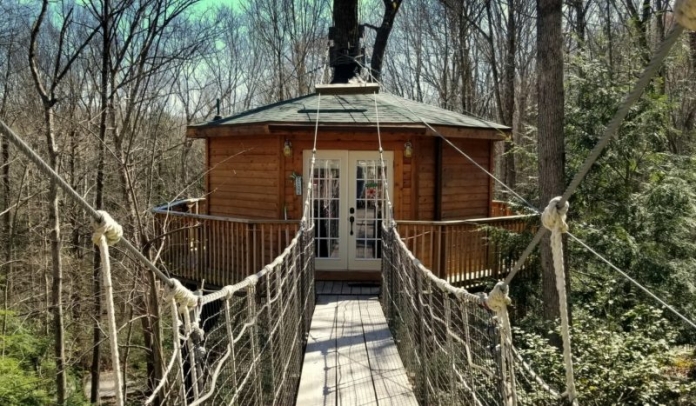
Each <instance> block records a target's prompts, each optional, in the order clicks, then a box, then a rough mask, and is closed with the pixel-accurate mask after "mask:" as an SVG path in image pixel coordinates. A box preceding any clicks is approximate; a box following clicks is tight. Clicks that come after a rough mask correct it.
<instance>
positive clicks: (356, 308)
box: [336, 284, 377, 406]
mask: <svg viewBox="0 0 696 406" xmlns="http://www.w3.org/2000/svg"><path fill="white" fill-rule="evenodd" d="M346 286H347V284H346ZM340 299H341V301H340V303H339V305H338V312H337V318H336V326H337V328H336V332H337V337H338V338H337V340H336V341H337V345H336V347H337V350H336V352H337V355H338V356H337V358H336V359H337V366H336V374H337V397H336V400H337V402H336V404H337V405H338V406H355V405H364V406H367V405H377V401H376V398H375V387H374V384H373V383H372V374H371V371H370V363H369V360H368V357H367V348H366V347H365V337H364V335H363V326H362V320H361V319H360V300H359V299H357V298H356V297H348V296H341V297H340Z"/></svg>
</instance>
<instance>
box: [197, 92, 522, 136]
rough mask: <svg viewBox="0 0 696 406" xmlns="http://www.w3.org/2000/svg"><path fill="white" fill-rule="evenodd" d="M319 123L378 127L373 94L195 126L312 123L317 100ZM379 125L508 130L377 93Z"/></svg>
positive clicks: (270, 108) (310, 100)
mask: <svg viewBox="0 0 696 406" xmlns="http://www.w3.org/2000/svg"><path fill="white" fill-rule="evenodd" d="M319 96H321V105H320V107H319V124H320V125H321V124H342V125H350V124H357V125H360V124H363V125H365V124H372V125H374V124H376V123H377V121H378V120H377V112H376V111H375V95H374V94H321V95H319V94H317V93H314V94H310V95H307V96H302V97H298V98H295V99H290V100H284V101H282V102H278V103H274V104H269V105H266V106H263V107H259V108H256V109H252V110H248V111H246V112H244V113H240V114H235V115H232V116H229V117H224V118H221V119H219V120H215V121H210V122H207V123H202V124H198V125H195V126H192V127H194V128H195V127H199V128H200V127H214V126H226V125H251V124H266V123H276V124H311V125H314V124H315V122H316V119H317V105H318V98H319ZM377 111H378V113H379V123H380V125H382V124H385V125H386V124H396V125H408V124H421V125H422V121H421V119H420V118H421V117H422V118H423V119H424V120H425V121H426V122H427V123H428V124H431V125H443V126H455V127H467V128H480V129H496V130H507V129H509V127H506V126H504V125H501V124H496V123H493V122H490V121H485V120H482V119H479V118H475V117H471V116H467V115H464V114H460V113H455V112H453V111H449V110H445V109H442V108H440V107H435V106H431V105H428V104H424V103H419V102H415V101H413V100H409V99H404V98H402V97H398V96H394V95H391V94H385V93H378V94H377Z"/></svg>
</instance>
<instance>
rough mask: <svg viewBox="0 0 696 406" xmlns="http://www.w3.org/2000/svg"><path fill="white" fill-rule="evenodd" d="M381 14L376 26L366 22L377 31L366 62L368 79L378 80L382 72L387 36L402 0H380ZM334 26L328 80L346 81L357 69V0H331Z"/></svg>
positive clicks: (358, 68)
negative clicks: (329, 76) (370, 53)
mask: <svg viewBox="0 0 696 406" xmlns="http://www.w3.org/2000/svg"><path fill="white" fill-rule="evenodd" d="M383 1H384V15H383V16H382V23H381V25H380V26H379V27H377V26H373V25H369V24H366V26H367V27H369V28H372V29H373V30H375V31H376V32H377V35H376V37H375V43H374V47H373V49H372V59H371V63H370V78H371V79H370V80H373V81H379V80H380V78H381V75H382V65H383V62H384V54H385V53H386V51H387V40H388V39H389V34H391V31H392V28H393V27H394V19H395V18H396V14H397V13H398V12H399V8H400V7H401V2H402V0H383ZM333 21H334V30H333V35H332V40H333V47H332V52H331V66H332V67H333V68H334V75H333V79H332V80H331V83H348V81H349V80H350V79H352V78H353V77H355V76H356V75H357V74H358V73H359V72H360V68H361V66H360V62H359V58H360V56H361V49H360V37H361V30H360V23H359V21H358V0H334V6H333Z"/></svg>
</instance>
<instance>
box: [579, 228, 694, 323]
mask: <svg viewBox="0 0 696 406" xmlns="http://www.w3.org/2000/svg"><path fill="white" fill-rule="evenodd" d="M567 234H568V237H570V238H571V239H573V240H574V241H575V242H577V243H578V244H580V245H581V246H582V247H584V248H585V249H586V250H588V251H590V252H591V253H593V254H594V255H595V256H596V257H597V258H599V259H600V260H601V261H602V262H604V263H605V264H607V265H609V267H610V268H611V269H613V270H615V271H616V272H618V273H619V274H620V275H621V276H623V277H624V278H626V279H627V280H628V281H629V282H631V283H632V284H633V285H635V286H636V287H638V289H640V290H642V291H643V292H645V293H646V294H647V295H648V296H650V297H651V298H653V299H655V300H656V301H657V302H658V303H660V304H661V305H662V306H664V307H665V308H666V309H667V310H669V311H671V312H672V313H673V314H674V315H676V316H677V317H679V318H680V319H682V320H683V321H684V322H685V323H686V324H688V325H689V326H691V327H693V328H695V329H696V322H694V321H693V320H691V319H689V318H688V317H686V316H684V315H683V314H681V313H679V311H677V310H676V309H675V308H674V307H672V306H670V305H669V304H667V302H665V301H664V300H662V299H660V298H659V297H658V296H657V295H655V294H654V293H652V292H651V291H650V290H649V289H648V288H646V287H645V286H643V285H641V284H640V283H639V282H638V281H636V280H635V279H633V278H631V277H630V276H629V275H628V274H627V273H626V272H624V271H622V270H621V269H620V268H619V267H617V266H616V265H614V264H613V263H612V262H611V261H609V260H608V259H606V258H605V257H604V256H602V254H600V253H598V252H597V251H595V250H594V249H592V247H590V246H589V245H587V244H586V243H585V242H584V241H582V240H581V239H579V238H578V237H576V236H574V235H573V234H572V233H570V232H569V233H567Z"/></svg>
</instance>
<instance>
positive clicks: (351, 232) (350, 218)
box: [348, 216, 355, 235]
mask: <svg viewBox="0 0 696 406" xmlns="http://www.w3.org/2000/svg"><path fill="white" fill-rule="evenodd" d="M348 220H349V221H350V235H353V223H354V222H355V217H353V216H350V217H349V218H348Z"/></svg>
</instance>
